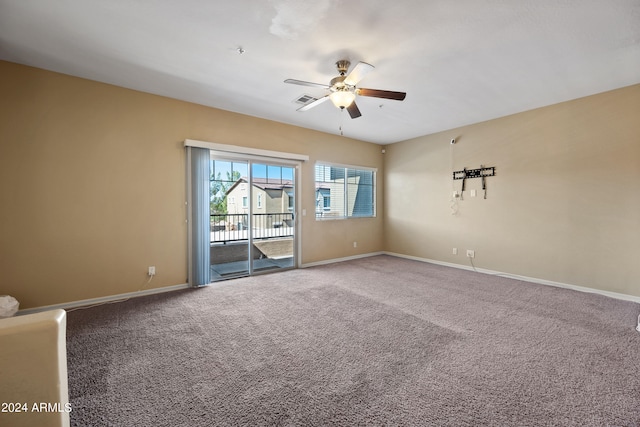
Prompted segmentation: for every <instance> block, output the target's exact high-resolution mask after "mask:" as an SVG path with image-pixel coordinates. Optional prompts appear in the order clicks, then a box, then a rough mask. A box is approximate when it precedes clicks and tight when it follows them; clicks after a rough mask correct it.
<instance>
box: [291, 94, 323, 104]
mask: <svg viewBox="0 0 640 427" xmlns="http://www.w3.org/2000/svg"><path fill="white" fill-rule="evenodd" d="M317 99H318V98H314V97H313V96H311V95H302V96H301V97H299V98H297V99H295V100H294V101H293V102H295V103H297V104H307V103H309V102H313V101H316V100H317Z"/></svg>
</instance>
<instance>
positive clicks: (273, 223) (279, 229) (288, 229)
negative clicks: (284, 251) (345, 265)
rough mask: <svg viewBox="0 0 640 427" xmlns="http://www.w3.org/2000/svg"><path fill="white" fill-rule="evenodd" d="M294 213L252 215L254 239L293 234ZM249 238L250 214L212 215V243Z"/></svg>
mask: <svg viewBox="0 0 640 427" xmlns="http://www.w3.org/2000/svg"><path fill="white" fill-rule="evenodd" d="M293 219H294V218H293V213H292V212H278V213H266V214H252V215H251V229H252V230H253V231H252V236H253V239H272V238H276V237H291V236H293ZM248 239H249V214H213V215H211V243H227V242H235V241H238V240H248Z"/></svg>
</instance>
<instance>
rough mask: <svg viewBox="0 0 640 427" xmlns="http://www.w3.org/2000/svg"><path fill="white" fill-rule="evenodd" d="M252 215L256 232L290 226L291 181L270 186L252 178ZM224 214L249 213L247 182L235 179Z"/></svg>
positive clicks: (263, 179)
mask: <svg viewBox="0 0 640 427" xmlns="http://www.w3.org/2000/svg"><path fill="white" fill-rule="evenodd" d="M252 183H253V200H252V201H251V212H252V213H253V215H254V221H255V222H254V227H255V228H272V227H273V228H278V227H282V226H285V225H286V226H292V224H291V221H292V220H293V216H292V214H293V207H294V189H293V183H292V182H291V181H290V180H277V182H273V181H271V180H267V179H265V178H253V180H252ZM226 198H227V214H229V215H238V214H247V213H249V182H248V180H247V178H244V177H243V178H240V179H238V180H237V181H236V182H235V183H234V184H233V185H232V186H231V187H230V188H229V189H228V190H227V192H226Z"/></svg>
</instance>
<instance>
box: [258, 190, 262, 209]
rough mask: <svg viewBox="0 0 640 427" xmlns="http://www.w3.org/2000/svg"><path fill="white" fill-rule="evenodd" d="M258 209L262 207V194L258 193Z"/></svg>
mask: <svg viewBox="0 0 640 427" xmlns="http://www.w3.org/2000/svg"><path fill="white" fill-rule="evenodd" d="M258 209H262V194H258Z"/></svg>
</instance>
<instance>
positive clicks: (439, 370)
mask: <svg viewBox="0 0 640 427" xmlns="http://www.w3.org/2000/svg"><path fill="white" fill-rule="evenodd" d="M639 313H640V305H639V304H635V303H631V302H625V301H620V300H615V299H611V298H606V297H603V296H599V295H595V294H586V293H580V292H575V291H570V290H566V289H559V288H553V287H547V286H542V285H536V284H531V283H524V282H519V281H515V280H511V279H507V278H503V277H497V276H489V275H484V274H479V273H473V272H469V271H464V270H459V269H452V268H448V267H442V266H437V265H431V264H425V263H420V262H416V261H410V260H405V259H400V258H395V257H390V256H376V257H371V258H364V259H359V260H354V261H349V262H343V263H338V264H333V265H326V266H320V267H314V268H308V269H300V270H290V271H286V272H281V273H277V274H269V275H263V276H256V277H251V278H243V279H236V280H232V281H228V282H223V283H219V284H215V285H212V286H209V287H207V288H203V289H195V290H184V291H177V292H172V293H167V294H161V295H154V296H149V297H142V298H137V299H133V300H129V301H126V302H122V303H117V304H109V305H104V306H100V307H94V308H90V309H86V310H77V311H73V312H70V313H69V314H68V332H67V335H68V348H67V352H68V369H69V388H70V399H71V404H72V405H73V411H72V412H71V420H72V425H75V426H154V427H155V426H214V425H215V426H226V425H229V426H237V425H247V426H258V425H286V426H294V425H295V426H298V425H299V426H327V425H342V426H359V425H374V426H375V425H387V426H396V425H404V426H413V425H416V426H479V425H492V426H555V425H558V426H638V425H640V334H639V333H638V332H636V331H635V329H634V328H635V324H636V319H637V316H638V314H639Z"/></svg>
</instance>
